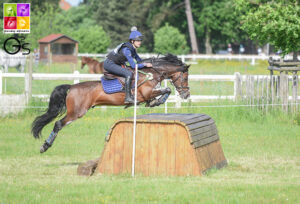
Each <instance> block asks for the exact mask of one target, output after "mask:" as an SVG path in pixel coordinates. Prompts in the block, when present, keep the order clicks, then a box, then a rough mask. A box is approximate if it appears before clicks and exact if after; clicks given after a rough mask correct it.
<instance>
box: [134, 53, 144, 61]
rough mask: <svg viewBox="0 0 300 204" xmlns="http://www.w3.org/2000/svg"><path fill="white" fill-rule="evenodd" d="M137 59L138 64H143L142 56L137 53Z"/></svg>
mask: <svg viewBox="0 0 300 204" xmlns="http://www.w3.org/2000/svg"><path fill="white" fill-rule="evenodd" d="M135 59H136V61H137V62H138V63H140V62H142V59H141V58H140V56H139V55H138V54H137V53H136V56H135Z"/></svg>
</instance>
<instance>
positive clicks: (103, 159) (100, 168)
mask: <svg viewBox="0 0 300 204" xmlns="http://www.w3.org/2000/svg"><path fill="white" fill-rule="evenodd" d="M107 150H108V143H107V142H105V144H104V148H103V150H102V153H101V157H100V160H99V162H98V166H97V169H96V172H98V173H100V174H103V173H104V172H105V168H104V167H105V162H106V160H107V154H106V152H107Z"/></svg>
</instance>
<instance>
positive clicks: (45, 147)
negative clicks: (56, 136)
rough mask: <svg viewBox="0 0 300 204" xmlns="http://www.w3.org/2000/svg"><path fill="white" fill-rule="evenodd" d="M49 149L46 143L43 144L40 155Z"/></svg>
mask: <svg viewBox="0 0 300 204" xmlns="http://www.w3.org/2000/svg"><path fill="white" fill-rule="evenodd" d="M49 147H51V145H49V144H48V143H47V142H45V143H44V144H43V145H42V146H41V148H40V153H41V154H42V153H44V152H46V151H47V149H48V148H49Z"/></svg>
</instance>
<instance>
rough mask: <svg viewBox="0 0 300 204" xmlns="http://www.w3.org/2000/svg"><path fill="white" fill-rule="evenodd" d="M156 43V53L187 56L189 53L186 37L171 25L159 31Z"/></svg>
mask: <svg viewBox="0 0 300 204" xmlns="http://www.w3.org/2000/svg"><path fill="white" fill-rule="evenodd" d="M154 42H155V44H154V51H155V52H158V53H168V52H170V53H172V54H186V53H187V52H188V51H189V47H188V46H187V42H186V39H185V37H184V35H183V34H181V33H180V32H179V30H178V29H177V28H175V27H173V26H170V25H169V24H166V25H165V26H164V27H162V28H160V29H158V30H157V32H156V33H155V34H154Z"/></svg>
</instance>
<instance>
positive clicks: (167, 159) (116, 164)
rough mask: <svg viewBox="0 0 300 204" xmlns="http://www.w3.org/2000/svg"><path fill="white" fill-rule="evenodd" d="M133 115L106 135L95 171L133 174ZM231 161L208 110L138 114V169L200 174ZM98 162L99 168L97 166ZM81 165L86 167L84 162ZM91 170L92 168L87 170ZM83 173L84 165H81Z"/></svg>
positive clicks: (140, 171)
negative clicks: (196, 112)
mask: <svg viewBox="0 0 300 204" xmlns="http://www.w3.org/2000/svg"><path fill="white" fill-rule="evenodd" d="M132 131H133V118H126V119H123V120H119V121H117V122H116V123H115V124H114V125H113V126H112V128H111V129H110V131H109V133H108V134H107V136H106V138H105V139H106V143H105V146H104V149H103V152H102V155H101V157H100V158H99V159H98V160H95V163H94V166H93V168H94V169H95V173H101V174H130V172H131V168H132V134H133V133H132ZM225 165H227V161H226V159H225V156H224V153H223V150H222V147H221V144H220V140H219V135H218V131H217V128H216V125H215V122H214V120H213V119H212V118H211V117H210V116H208V115H205V114H147V115H140V116H137V127H136V152H135V172H136V174H142V175H145V176H150V175H166V176H167V175H168V176H169V175H170V176H188V175H193V176H200V175H202V174H203V173H204V172H205V171H207V170H209V169H210V168H213V167H216V168H221V167H223V166H225ZM95 166H96V168H95ZM81 167H84V165H82V166H81ZM86 172H91V171H86ZM78 173H79V174H80V168H78Z"/></svg>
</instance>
